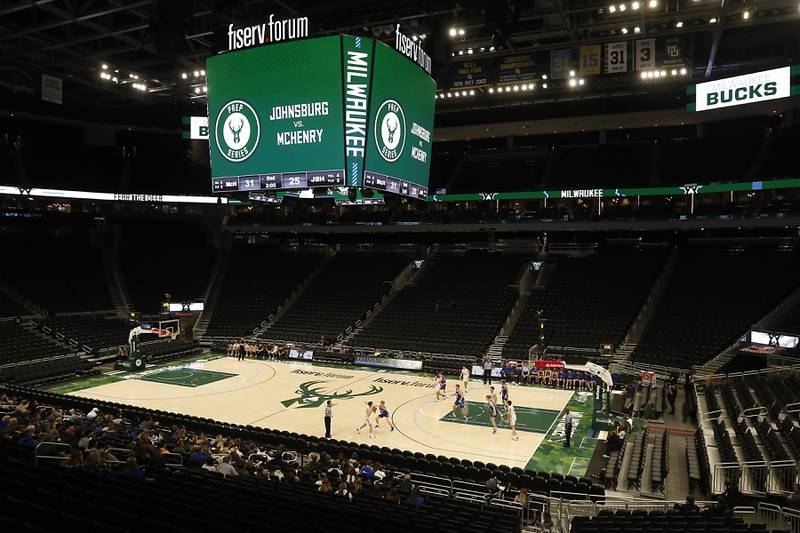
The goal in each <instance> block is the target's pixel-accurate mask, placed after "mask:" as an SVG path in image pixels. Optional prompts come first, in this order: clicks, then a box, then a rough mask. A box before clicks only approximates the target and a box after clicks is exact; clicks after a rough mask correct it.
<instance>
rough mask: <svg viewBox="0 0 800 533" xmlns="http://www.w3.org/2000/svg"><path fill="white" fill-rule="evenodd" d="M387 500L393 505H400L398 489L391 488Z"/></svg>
mask: <svg viewBox="0 0 800 533" xmlns="http://www.w3.org/2000/svg"><path fill="white" fill-rule="evenodd" d="M385 499H386V501H389V502H392V503H400V493H399V492H398V491H397V487H391V488H390V489H389V492H387V493H386V498H385Z"/></svg>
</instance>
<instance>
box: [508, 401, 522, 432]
mask: <svg viewBox="0 0 800 533" xmlns="http://www.w3.org/2000/svg"><path fill="white" fill-rule="evenodd" d="M506 409H507V412H508V417H507V418H506V422H508V425H509V426H511V439H512V440H519V437H518V436H517V412H516V411H515V410H514V406H513V405H511V400H508V403H507V404H506Z"/></svg>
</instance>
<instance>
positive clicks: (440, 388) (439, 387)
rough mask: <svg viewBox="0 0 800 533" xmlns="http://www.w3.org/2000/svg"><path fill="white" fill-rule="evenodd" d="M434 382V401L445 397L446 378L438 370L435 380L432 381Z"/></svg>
mask: <svg viewBox="0 0 800 533" xmlns="http://www.w3.org/2000/svg"><path fill="white" fill-rule="evenodd" d="M434 383H435V384H436V401H437V402H438V401H439V400H443V399H444V398H447V378H446V377H444V374H442V373H441V372H439V373H438V374H436V380H435V382H434Z"/></svg>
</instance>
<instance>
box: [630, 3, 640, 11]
mask: <svg viewBox="0 0 800 533" xmlns="http://www.w3.org/2000/svg"><path fill="white" fill-rule="evenodd" d="M639 7H640V4H639V2H633V3H632V4H631V9H633V10H634V11H636V10H637V9H639Z"/></svg>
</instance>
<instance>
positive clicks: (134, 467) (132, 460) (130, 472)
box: [119, 456, 144, 479]
mask: <svg viewBox="0 0 800 533" xmlns="http://www.w3.org/2000/svg"><path fill="white" fill-rule="evenodd" d="M119 477H126V478H130V479H144V472H142V470H141V469H140V468H139V464H138V463H137V462H136V457H133V456H131V457H128V459H127V460H126V461H125V468H123V469H122V470H121V471H120V473H119Z"/></svg>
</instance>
